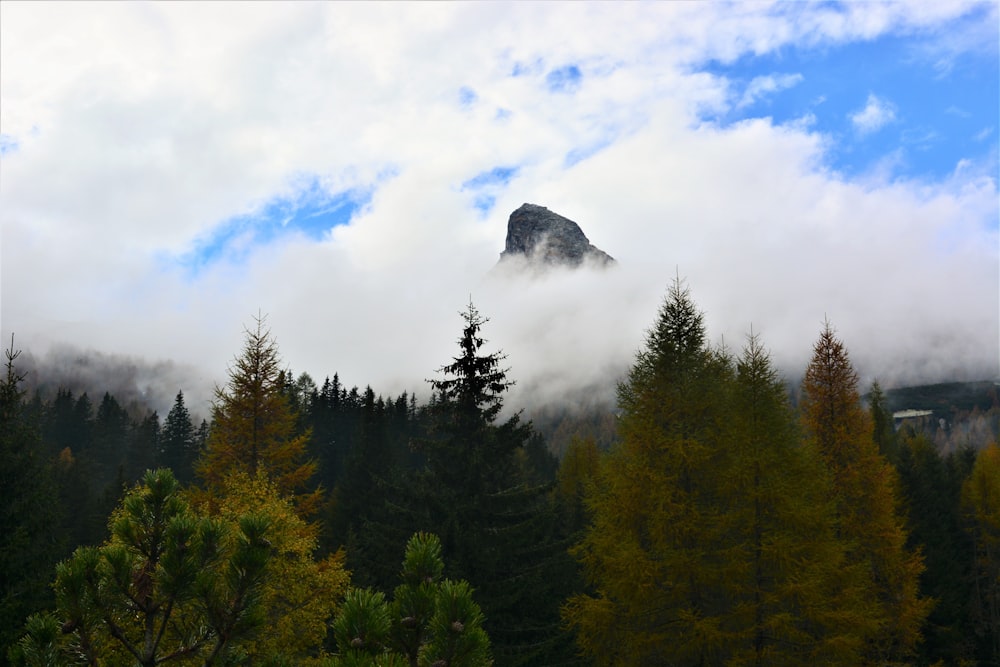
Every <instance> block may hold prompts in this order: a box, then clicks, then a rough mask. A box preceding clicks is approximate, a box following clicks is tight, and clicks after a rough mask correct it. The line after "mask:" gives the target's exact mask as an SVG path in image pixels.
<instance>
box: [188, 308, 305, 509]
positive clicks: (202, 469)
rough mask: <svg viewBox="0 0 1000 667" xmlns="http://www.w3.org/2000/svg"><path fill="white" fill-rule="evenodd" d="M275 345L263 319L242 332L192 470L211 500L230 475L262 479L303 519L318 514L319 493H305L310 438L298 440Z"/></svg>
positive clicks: (259, 318) (217, 392) (216, 398)
mask: <svg viewBox="0 0 1000 667" xmlns="http://www.w3.org/2000/svg"><path fill="white" fill-rule="evenodd" d="M284 379H285V377H284V372H283V371H282V368H281V358H280V356H279V354H278V345H277V342H276V341H275V339H274V337H273V336H272V335H271V332H270V330H268V329H267V328H266V326H265V321H264V318H262V317H259V316H258V317H257V318H255V326H254V327H253V328H252V329H250V328H247V329H245V330H244V341H243V350H242V351H241V353H240V354H239V355H238V356H237V357H236V358H235V359H234V360H233V362H232V365H231V366H230V367H229V381H228V382H227V383H226V385H225V386H224V387H218V388H216V391H215V400H214V402H213V404H212V427H211V430H210V432H209V435H208V440H207V442H206V443H205V450H204V452H203V453H202V456H201V458H200V459H199V460H198V463H197V465H196V472H197V474H198V476H199V478H200V479H201V480H202V481H203V482H204V484H205V487H206V490H207V492H208V494H209V496H212V495H217V494H218V492H219V490H220V488H221V484H222V481H223V480H224V479H225V478H226V476H227V475H229V474H230V473H232V472H245V473H247V474H248V475H250V476H251V477H254V476H256V475H257V473H258V472H263V473H265V474H266V475H267V476H268V477H269V478H270V479H271V480H272V481H273V482H274V484H275V486H276V488H277V489H278V491H279V493H281V494H282V495H284V496H289V497H293V498H294V501H295V507H296V510H297V511H298V513H299V514H300V515H301V516H311V515H312V514H314V513H315V512H316V510H317V509H318V508H319V504H320V502H321V495H322V494H321V491H320V490H319V489H309V488H308V486H309V482H310V480H311V479H312V477H313V474H314V473H315V471H316V464H315V462H313V461H310V460H308V459H307V452H306V446H307V444H308V442H309V438H310V437H311V434H310V433H308V432H306V433H301V434H296V432H295V430H296V429H295V424H296V415H295V412H294V411H293V410H292V408H291V406H290V405H289V402H288V397H287V395H286V394H285V393H284Z"/></svg>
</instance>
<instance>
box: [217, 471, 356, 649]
mask: <svg viewBox="0 0 1000 667" xmlns="http://www.w3.org/2000/svg"><path fill="white" fill-rule="evenodd" d="M251 511H252V512H255V513H256V514H259V515H262V516H265V517H267V518H268V519H269V520H270V522H271V528H270V532H269V539H270V541H271V551H272V558H271V561H270V563H269V565H268V577H267V582H266V583H265V586H264V591H263V607H264V614H265V617H266V620H265V623H264V625H263V628H262V630H261V631H260V633H259V634H258V635H257V637H256V638H255V639H254V640H252V641H251V642H249V643H248V645H247V651H248V653H249V655H250V657H251V658H252V659H253V661H254V662H255V663H256V662H258V661H263V660H264V659H266V658H269V657H273V656H282V657H284V658H286V659H294V660H295V661H296V662H297V663H300V662H301V661H302V660H303V659H305V658H307V657H309V656H311V655H315V654H316V652H317V651H318V650H319V649H320V647H322V645H323V639H324V637H325V636H326V632H327V628H328V625H329V622H330V620H331V619H332V617H333V613H334V610H335V608H336V606H337V603H338V601H339V600H340V598H341V597H342V596H343V593H344V592H345V591H346V590H347V585H348V583H349V579H350V576H349V574H348V572H347V571H346V570H345V569H344V554H343V553H342V552H337V553H335V554H333V555H331V556H328V557H327V558H325V559H323V560H321V561H315V560H313V554H314V553H315V551H316V546H317V536H316V527H315V525H313V524H310V523H307V522H306V521H304V520H303V519H302V518H301V517H300V516H299V515H298V512H297V511H296V508H295V507H293V505H292V504H291V502H290V501H289V500H288V499H287V498H285V497H282V495H281V494H280V492H279V489H278V487H277V485H276V484H275V483H274V482H273V481H272V480H270V479H269V478H268V477H267V476H266V475H265V474H264V473H263V472H262V471H258V473H257V474H256V475H250V474H248V473H246V472H242V471H238V472H233V473H230V474H229V475H228V476H227V477H226V478H225V479H224V480H223V483H222V494H221V495H220V497H219V498H218V501H217V510H216V513H217V514H218V515H219V516H220V517H221V518H222V519H224V520H226V521H229V520H232V519H233V518H234V517H239V516H240V515H242V514H245V513H247V512H251Z"/></svg>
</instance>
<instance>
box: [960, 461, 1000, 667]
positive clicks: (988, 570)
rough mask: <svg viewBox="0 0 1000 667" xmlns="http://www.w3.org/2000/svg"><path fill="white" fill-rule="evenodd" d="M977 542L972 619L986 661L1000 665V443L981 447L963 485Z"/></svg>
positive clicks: (965, 504) (971, 531)
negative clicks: (970, 472)
mask: <svg viewBox="0 0 1000 667" xmlns="http://www.w3.org/2000/svg"><path fill="white" fill-rule="evenodd" d="M962 502H963V506H964V508H965V511H966V514H967V517H968V522H969V532H970V534H971V536H972V539H973V543H974V561H973V566H974V570H973V575H974V579H973V583H974V596H973V609H972V620H973V623H974V624H975V631H976V635H977V638H978V640H979V643H980V645H981V647H980V655H981V657H982V659H983V661H984V663H985V664H994V665H995V664H1000V444H997V443H994V444H992V445H990V446H989V447H987V448H985V449H983V450H981V451H980V452H979V455H978V456H977V457H976V464H975V466H974V467H973V469H972V474H971V475H970V476H969V479H968V480H966V482H965V484H964V485H963V487H962Z"/></svg>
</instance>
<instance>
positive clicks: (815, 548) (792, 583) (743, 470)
mask: <svg viewBox="0 0 1000 667" xmlns="http://www.w3.org/2000/svg"><path fill="white" fill-rule="evenodd" d="M736 368H737V376H736V382H735V385H734V387H733V390H732V393H731V394H730V405H731V408H732V410H731V414H732V419H731V421H730V422H729V426H730V436H729V443H730V446H729V459H728V461H727V465H726V467H725V468H724V469H723V470H722V471H720V473H721V475H722V476H723V478H724V479H725V484H724V486H723V487H722V496H721V498H720V500H721V502H722V504H723V506H724V507H726V508H727V510H726V512H725V516H724V518H723V521H724V522H725V525H726V526H727V528H728V530H727V533H728V535H727V538H726V540H725V542H726V544H725V545H724V549H725V551H724V554H726V555H725V558H727V560H729V561H730V562H732V563H734V564H735V565H736V567H735V568H734V569H733V570H731V571H730V572H728V573H727V575H728V576H727V578H726V579H725V580H724V581H723V582H722V585H723V586H724V587H725V588H726V589H727V590H728V597H729V599H730V601H731V608H730V609H729V610H728V612H727V617H728V618H727V621H726V624H725V625H726V626H728V627H731V628H732V629H733V631H732V639H733V651H732V655H731V658H730V659H728V660H727V661H726V662H727V663H728V664H734V665H735V664H745V665H757V666H762V665H782V664H784V665H800V664H804V663H809V662H815V663H820V664H842V665H847V664H853V663H856V662H857V661H858V659H859V658H860V655H861V651H862V649H863V647H864V644H865V640H866V639H867V637H868V636H869V635H870V634H871V633H873V632H874V630H875V628H874V627H873V624H872V623H871V622H870V620H869V619H870V616H871V613H872V611H873V609H874V602H875V601H874V596H873V595H871V593H870V591H869V590H868V588H867V585H866V581H865V578H864V569H863V568H862V567H861V566H860V565H857V564H851V563H849V562H848V561H847V553H848V552H847V548H846V545H845V543H844V542H843V541H842V540H840V539H838V537H837V533H836V521H835V516H836V514H835V507H834V504H833V502H832V501H831V500H830V498H831V487H832V480H831V479H830V475H829V474H828V473H827V472H826V470H825V468H824V465H823V461H822V460H821V458H820V457H819V456H818V454H817V453H816V452H815V450H813V449H810V448H807V447H803V446H802V439H801V437H800V431H799V429H798V427H797V424H796V420H795V415H794V414H793V412H792V410H791V407H790V406H789V403H788V394H787V390H786V389H785V386H784V384H783V382H782V381H781V379H780V378H779V377H778V375H777V372H776V371H775V369H774V367H773V366H772V364H771V361H770V358H769V357H768V355H767V354H766V352H765V351H764V349H763V347H762V346H761V344H760V342H759V339H758V338H757V337H755V336H751V337H750V338H749V340H748V343H747V346H746V347H745V348H744V350H743V353H742V355H741V356H740V358H739V359H738V360H737V364H736Z"/></svg>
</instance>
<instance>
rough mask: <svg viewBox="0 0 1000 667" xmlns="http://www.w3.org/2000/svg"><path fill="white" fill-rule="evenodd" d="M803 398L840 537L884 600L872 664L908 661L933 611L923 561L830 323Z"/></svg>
mask: <svg viewBox="0 0 1000 667" xmlns="http://www.w3.org/2000/svg"><path fill="white" fill-rule="evenodd" d="M802 392H803V398H802V403H801V409H802V420H803V424H804V427H805V430H806V431H807V433H808V434H809V435H810V436H811V438H812V440H813V443H814V444H815V446H816V447H818V449H819V451H820V453H821V454H822V456H823V458H824V460H825V461H826V465H827V468H828V469H829V470H830V471H831V472H832V473H833V479H834V495H835V498H836V503H837V513H838V519H839V525H840V531H841V534H842V536H843V537H844V538H845V539H846V540H848V541H849V542H850V544H851V549H852V553H851V560H852V562H854V563H862V564H864V565H865V566H866V568H867V569H868V571H869V573H870V580H871V587H872V589H873V590H874V591H875V592H876V593H877V595H878V601H879V609H878V614H877V615H876V616H875V617H874V619H873V620H875V621H877V622H878V623H879V626H880V628H879V632H878V634H877V635H876V636H875V637H874V639H873V641H872V642H871V644H870V646H869V647H868V649H867V652H866V656H867V659H868V660H869V661H872V662H878V663H884V662H886V661H901V660H907V659H909V658H910V657H911V656H912V655H913V654H914V652H915V650H916V646H917V643H918V642H919V640H920V629H921V627H922V625H923V622H924V619H925V618H926V617H927V614H928V612H929V609H930V601H928V600H925V599H922V598H921V597H920V596H919V590H918V587H919V577H920V573H921V572H922V571H923V569H924V566H923V561H922V558H921V557H920V555H919V554H917V553H913V552H911V551H910V550H909V549H908V548H907V546H906V543H907V531H906V528H905V522H904V521H903V519H902V517H901V516H900V512H899V504H900V497H899V489H898V487H899V482H898V477H897V474H896V471H895V470H894V469H893V468H892V466H891V465H890V464H889V462H888V461H886V460H885V458H884V457H883V456H882V455H881V454H880V453H879V451H878V449H877V448H876V445H875V441H874V439H873V436H872V422H871V420H870V418H869V416H868V414H866V413H865V411H864V409H863V407H862V405H861V397H860V396H859V395H858V375H857V372H856V371H855V370H854V368H853V366H852V365H851V362H850V359H849V358H848V354H847V349H846V348H845V347H844V344H843V342H841V341H840V340H839V339H838V338H837V337H836V335H835V334H834V332H833V329H832V328H831V326H830V325H829V323H827V324H826V326H824V328H823V331H822V332H821V334H820V337H819V340H818V341H817V342H816V344H815V345H814V347H813V357H812V360H811V361H810V363H809V366H808V368H807V369H806V375H805V380H804V381H803V384H802Z"/></svg>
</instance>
